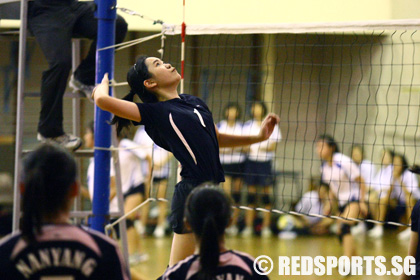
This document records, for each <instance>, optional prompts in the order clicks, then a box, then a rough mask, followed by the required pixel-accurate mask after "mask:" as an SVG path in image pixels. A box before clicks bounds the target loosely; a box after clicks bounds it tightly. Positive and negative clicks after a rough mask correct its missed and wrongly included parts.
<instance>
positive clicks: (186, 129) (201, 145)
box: [92, 56, 279, 265]
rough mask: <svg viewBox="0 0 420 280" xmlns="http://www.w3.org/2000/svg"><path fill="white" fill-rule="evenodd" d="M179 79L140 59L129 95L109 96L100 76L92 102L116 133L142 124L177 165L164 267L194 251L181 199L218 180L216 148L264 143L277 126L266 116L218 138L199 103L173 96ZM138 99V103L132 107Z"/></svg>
mask: <svg viewBox="0 0 420 280" xmlns="http://www.w3.org/2000/svg"><path fill="white" fill-rule="evenodd" d="M180 79H181V76H180V75H179V74H178V72H177V71H176V69H175V68H174V67H172V66H171V65H170V64H168V63H164V62H163V61H162V60H160V59H159V58H155V57H145V56H142V57H140V58H139V59H138V60H137V62H136V64H134V66H133V67H131V68H130V70H129V71H128V74H127V81H128V84H129V85H130V88H131V90H130V93H129V94H128V95H127V96H125V97H124V98H123V100H120V99H117V98H114V97H111V96H109V94H108V90H109V80H108V75H107V74H105V76H104V78H103V80H102V83H101V84H100V85H99V86H98V87H97V88H96V89H95V90H94V91H93V93H92V95H93V96H92V97H93V98H94V100H95V103H96V105H97V106H98V107H99V108H101V109H102V110H105V111H109V112H111V113H113V114H114V115H115V117H114V120H113V123H116V124H117V132H118V131H121V129H122V128H124V127H125V126H128V125H130V123H131V122H134V123H135V124H143V125H144V126H145V128H146V132H147V134H148V135H149V136H150V138H152V140H153V141H154V142H155V143H156V144H157V145H158V146H160V147H162V148H164V149H165V150H167V151H170V152H172V153H173V154H174V156H175V158H176V159H177V160H178V161H179V162H180V163H181V165H182V171H181V177H182V180H181V181H180V182H179V183H178V184H177V185H176V187H175V192H174V196H173V199H172V205H171V210H172V211H171V212H172V213H171V218H170V220H171V224H172V229H173V230H174V232H175V234H174V238H173V243H172V250H171V257H170V261H169V264H170V265H173V264H175V263H176V262H178V261H180V260H182V259H184V258H185V257H187V256H189V255H191V254H192V253H193V252H194V248H195V244H194V237H193V234H192V233H191V232H189V231H187V230H185V229H184V226H183V216H184V215H183V214H184V213H183V212H184V206H185V200H186V198H187V196H188V194H189V193H190V192H191V191H192V189H193V188H195V187H196V186H198V185H200V184H201V183H203V182H206V181H210V182H214V183H217V184H218V183H220V182H223V181H224V174H223V169H222V166H221V164H220V159H219V147H234V146H245V145H251V144H253V143H257V142H261V141H264V140H266V139H268V138H269V137H270V135H271V133H272V132H273V130H274V127H275V125H276V124H277V123H278V122H279V117H278V116H277V115H275V114H269V115H268V116H267V117H266V118H265V120H264V121H263V123H262V126H261V130H260V133H259V134H258V135H252V136H236V135H227V134H222V133H218V131H217V128H216V126H215V125H214V122H213V117H212V114H211V112H210V110H209V108H208V107H207V105H206V104H205V103H204V102H203V101H202V100H201V99H199V98H197V97H194V96H191V95H187V94H178V91H177V87H178V84H179V82H180ZM135 95H138V96H139V97H140V99H141V100H142V101H143V103H134V102H133V98H134V96H135Z"/></svg>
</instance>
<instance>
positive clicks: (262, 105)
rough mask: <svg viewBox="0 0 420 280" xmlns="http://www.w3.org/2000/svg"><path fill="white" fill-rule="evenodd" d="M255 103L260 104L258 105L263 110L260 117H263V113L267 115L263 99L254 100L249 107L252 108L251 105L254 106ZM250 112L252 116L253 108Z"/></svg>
mask: <svg viewBox="0 0 420 280" xmlns="http://www.w3.org/2000/svg"><path fill="white" fill-rule="evenodd" d="M255 105H260V106H261V107H262V109H263V112H262V117H263V118H264V117H265V115H267V105H265V103H264V101H260V100H256V101H254V102H253V103H252V106H251V108H252V107H253V106H255ZM251 113H252V117H254V114H253V110H251Z"/></svg>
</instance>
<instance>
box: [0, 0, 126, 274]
mask: <svg viewBox="0 0 420 280" xmlns="http://www.w3.org/2000/svg"><path fill="white" fill-rule="evenodd" d="M28 1H29V0H0V5H1V4H7V3H13V2H20V29H19V59H18V82H17V110H16V138H15V139H16V140H15V141H16V144H15V165H14V168H15V174H14V195H13V200H14V204H13V232H16V231H18V230H19V221H20V217H21V206H20V203H21V194H20V188H19V183H20V182H19V178H20V176H21V168H22V166H21V165H22V162H21V159H22V156H23V155H24V154H25V153H27V152H29V151H24V150H23V147H22V143H23V124H24V99H25V93H24V84H25V55H26V40H27V14H28ZM79 63H80V40H79V39H76V40H73V41H72V71H74V70H75V69H76V67H77V66H78V65H79ZM65 96H66V97H71V98H72V108H73V109H72V123H73V130H72V133H73V134H74V135H77V136H80V134H81V133H80V95H79V94H77V93H76V92H73V93H66V94H65ZM112 145H113V146H115V147H116V146H118V145H117V137H116V131H115V129H113V131H112ZM93 154H94V151H93V150H79V151H76V152H75V153H74V156H75V157H76V158H78V161H79V162H80V158H83V157H93ZM112 156H113V157H114V160H113V162H114V168H115V181H116V189H117V201H118V211H117V212H115V213H110V217H120V216H123V215H124V199H123V193H122V188H121V171H120V166H119V160H118V151H116V152H113V153H112ZM80 209H81V205H80V200H79V199H76V200H75V204H74V211H72V212H71V217H72V218H74V219H75V220H76V221H80V219H83V218H88V217H90V216H92V211H81V210H80ZM119 230H120V238H121V246H122V251H123V256H124V259H125V262H126V265H127V268H128V271H129V261H128V247H127V228H126V224H125V223H121V224H120V227H119Z"/></svg>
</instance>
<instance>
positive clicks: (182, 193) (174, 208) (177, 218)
mask: <svg viewBox="0 0 420 280" xmlns="http://www.w3.org/2000/svg"><path fill="white" fill-rule="evenodd" d="M201 183H202V182H198V181H195V180H189V179H183V180H182V181H181V182H179V183H178V184H176V185H175V190H174V196H173V198H172V202H171V215H170V216H169V221H170V223H171V226H172V230H173V231H174V232H175V233H177V234H182V233H188V232H187V231H185V230H184V208H185V202H186V201H187V197H188V195H189V194H190V193H191V192H192V190H193V189H194V188H195V187H197V186H198V185H200V184H201Z"/></svg>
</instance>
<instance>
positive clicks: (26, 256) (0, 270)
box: [0, 225, 129, 280]
mask: <svg viewBox="0 0 420 280" xmlns="http://www.w3.org/2000/svg"><path fill="white" fill-rule="evenodd" d="M36 240H37V241H36V242H33V243H29V244H28V243H27V242H26V241H25V240H24V239H23V238H22V235H21V233H17V234H14V235H11V236H9V237H5V238H4V239H3V240H1V241H0V279H2V280H9V279H10V280H20V279H28V280H35V279H37V280H38V279H72V280H85V279H98V280H99V279H121V280H125V279H127V280H128V279H129V277H128V273H127V270H126V267H125V266H124V262H123V260H122V256H121V254H120V251H119V249H118V245H117V243H116V242H115V241H113V240H112V239H110V238H108V237H106V236H105V235H103V234H101V233H99V232H96V231H94V230H85V229H82V228H80V227H77V226H73V225H46V226H44V227H43V228H42V234H41V235H39V236H37V237H36Z"/></svg>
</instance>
